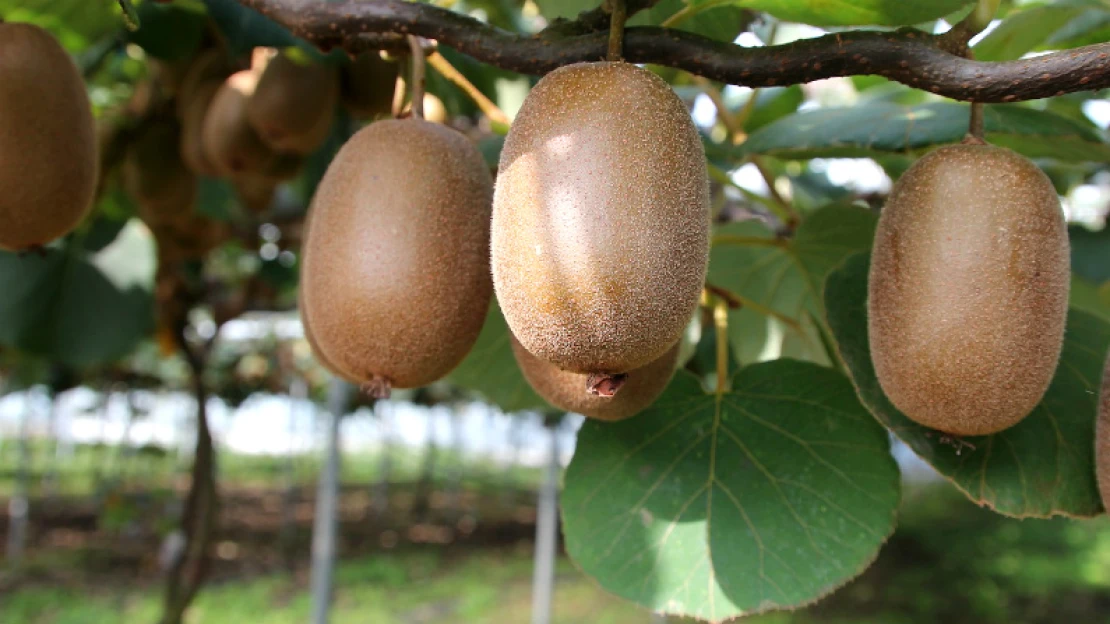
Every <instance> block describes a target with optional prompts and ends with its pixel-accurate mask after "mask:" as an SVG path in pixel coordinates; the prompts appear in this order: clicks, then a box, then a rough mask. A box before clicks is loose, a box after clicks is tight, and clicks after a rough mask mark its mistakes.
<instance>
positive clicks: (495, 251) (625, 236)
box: [491, 62, 709, 392]
mask: <svg viewBox="0 0 1110 624" xmlns="http://www.w3.org/2000/svg"><path fill="white" fill-rule="evenodd" d="M491 241H492V268H493V279H494V284H495V288H496V292H497V299H498V301H499V302H500V305H501V309H502V311H503V312H504V314H505V319H506V321H508V324H509V327H510V329H511V330H512V333H513V334H515V335H516V337H517V338H518V339H519V340H520V343H521V344H522V345H523V346H524V348H525V349H527V350H528V351H529V352H530V353H532V354H534V355H535V356H537V357H539V358H540V359H542V360H545V361H548V362H551V363H552V364H554V365H555V366H557V367H559V368H561V369H563V370H567V371H572V372H576V373H585V374H590V375H591V378H592V379H598V378H600V379H604V378H605V377H607V376H613V375H619V374H621V373H626V372H628V371H630V370H634V369H637V368H640V367H641V366H644V365H646V364H648V363H649V362H652V361H654V360H656V359H658V358H659V357H660V356H661V355H663V353H664V352H666V351H667V350H668V349H669V348H670V347H671V345H673V344H675V343H676V342H678V340H679V338H680V337H681V336H682V333H683V331H684V329H685V328H686V325H687V321H688V320H689V319H690V317H691V316H692V315H693V313H694V310H695V308H696V307H697V305H698V301H699V297H700V294H701V291H702V288H703V286H704V284H705V274H706V268H707V264H708V260H709V179H708V173H707V169H706V163H705V154H704V151H703V149H702V144H701V140H700V139H699V137H698V133H697V130H696V129H695V128H694V124H693V122H692V120H691V119H690V113H689V111H688V110H687V109H686V106H685V105H683V103H682V100H680V99H679V98H678V96H677V95H675V93H674V91H673V90H672V89H671V87H670V86H669V85H668V84H667V83H666V82H664V81H663V80H662V79H660V78H659V77H657V76H656V75H654V74H652V73H651V72H649V71H647V70H644V69H641V68H639V67H636V66H635V65H632V64H629V63H623V62H601V63H579V64H575V65H568V66H565V67H562V68H560V69H557V70H555V71H553V72H551V73H549V74H547V75H546V76H545V77H544V78H543V79H541V80H540V81H539V83H538V84H537V85H536V87H535V88H534V89H532V92H531V93H530V94H529V95H528V97H527V98H526V99H525V101H524V104H523V106H522V107H521V109H520V113H519V114H518V115H517V118H516V120H515V121H514V122H513V125H512V128H511V129H510V130H509V134H508V136H507V137H506V139H505V146H504V149H503V150H502V152H501V162H500V167H499V169H498V178H497V191H496V194H495V196H494V208H493V223H492V236H491ZM591 389H593V385H592V384H591ZM583 392H586V389H585V388H584V389H583Z"/></svg>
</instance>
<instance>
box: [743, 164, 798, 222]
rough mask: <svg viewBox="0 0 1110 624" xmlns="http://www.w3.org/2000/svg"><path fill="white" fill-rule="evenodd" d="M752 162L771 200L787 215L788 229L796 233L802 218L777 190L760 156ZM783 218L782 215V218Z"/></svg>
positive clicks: (773, 178) (773, 177) (785, 220)
mask: <svg viewBox="0 0 1110 624" xmlns="http://www.w3.org/2000/svg"><path fill="white" fill-rule="evenodd" d="M750 161H751V163H752V164H753V165H755V168H756V170H757V171H759V175H760V176H762V178H763V181H764V182H765V183H766V184H767V192H768V194H770V196H771V200H772V201H773V202H774V203H775V205H777V206H778V207H779V208H781V209H782V214H785V215H786V218H785V219H783V221H784V224H785V225H786V229H788V230H790V231H794V228H795V227H796V226H797V225H798V223H799V222H801V220H802V218H801V216H800V215H799V214H798V213H797V212H795V211H794V207H793V206H792V205H790V202H788V201H786V198H785V197H783V196H782V194H781V193H779V191H778V189H776V188H775V176H773V175H771V170H770V169H768V168H767V165H766V164H765V163H764V162H763V159H762V158H760V157H758V156H752V157H751V158H750ZM781 216H782V215H781V214H780V217H781Z"/></svg>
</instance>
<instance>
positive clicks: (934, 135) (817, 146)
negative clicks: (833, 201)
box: [737, 101, 1110, 162]
mask: <svg viewBox="0 0 1110 624" xmlns="http://www.w3.org/2000/svg"><path fill="white" fill-rule="evenodd" d="M983 113H984V122H985V125H986V134H987V136H986V138H987V140H988V141H989V142H991V143H994V144H996V145H1000V146H1003V147H1008V148H1010V149H1013V150H1015V151H1017V152H1020V153H1022V154H1024V155H1025V156H1028V157H1030V158H1057V159H1060V160H1064V161H1092V162H1106V161H1110V145H1107V143H1106V142H1105V141H1104V140H1103V139H1102V137H1101V136H1100V135H1099V133H1098V132H1097V131H1096V130H1095V129H1094V128H1093V127H1091V126H1089V125H1083V124H1080V123H1077V122H1075V121H1074V120H1071V119H1068V118H1066V117H1062V116H1060V115H1056V114H1054V113H1050V112H1046V111H1040V110H1036V109H1032V108H1028V107H1024V106H1019V105H1013V104H995V105H990V106H987V107H985V109H984V111H983ZM968 116H969V107H968V105H966V104H957V103H955V102H931V103H929V104H923V105H921V106H901V105H898V104H893V103H890V102H881V101H878V102H867V103H865V104H861V105H858V106H853V107H850V108H826V109H818V110H813V111H806V112H802V113H796V114H794V115H790V116H788V117H784V118H782V119H780V120H778V121H776V122H774V123H772V124H770V125H767V126H764V127H763V128H761V129H760V130H759V131H758V132H755V133H753V134H752V135H751V137H749V138H748V141H747V142H746V143H744V144H743V145H741V146H740V147H739V148H737V156H741V155H744V154H764V155H768V156H776V157H779V158H788V159H789V158H794V159H805V158H818V157H823V156H826V157H874V156H876V155H879V154H883V153H905V152H909V151H912V150H922V149H925V148H929V147H933V146H936V145H942V144H948V143H956V142H959V141H960V140H962V139H963V137H964V135H966V134H967V124H968Z"/></svg>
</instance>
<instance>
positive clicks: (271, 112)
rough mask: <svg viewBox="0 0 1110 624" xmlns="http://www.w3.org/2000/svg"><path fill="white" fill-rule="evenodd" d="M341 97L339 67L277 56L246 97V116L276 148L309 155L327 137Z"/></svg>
mask: <svg viewBox="0 0 1110 624" xmlns="http://www.w3.org/2000/svg"><path fill="white" fill-rule="evenodd" d="M338 101H339V73H338V72H337V71H336V69H335V68H333V67H329V66H327V65H321V64H319V63H311V62H302V61H299V60H296V59H294V58H293V57H291V56H289V55H288V54H277V55H274V56H273V58H271V59H270V60H269V62H267V63H266V65H265V68H264V69H263V70H262V72H261V76H260V77H259V79H258V85H257V87H256V88H255V90H254V94H253V95H252V96H251V97H250V99H249V100H248V101H247V119H248V120H249V121H250V123H251V125H252V126H253V127H254V129H255V130H256V131H257V132H258V134H259V136H261V137H262V140H263V141H265V142H266V144H267V145H269V146H270V147H271V148H273V149H274V150H276V151H278V152H291V153H295V154H310V153H312V152H313V151H315V150H316V148H318V147H320V146H321V145H322V144H323V143H324V141H325V140H326V139H327V137H328V131H329V130H330V129H331V124H332V120H333V119H334V118H335V106H336V104H337V102H338Z"/></svg>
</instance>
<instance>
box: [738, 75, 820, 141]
mask: <svg viewBox="0 0 1110 624" xmlns="http://www.w3.org/2000/svg"><path fill="white" fill-rule="evenodd" d="M757 93H758V95H756V99H755V107H754V108H753V109H752V114H751V117H748V121H747V123H745V124H744V130H746V131H747V132H748V133H749V134H750V133H752V132H755V131H756V130H759V129H760V128H762V127H763V126H766V125H767V124H769V123H771V122H772V121H775V120H777V119H781V118H782V117H785V116H787V115H789V114H791V113H794V112H795V111H797V110H798V107H799V106H801V105H802V102H804V101H805V94H804V93H803V92H802V88H801V87H800V86H798V85H793V86H790V87H772V88H769V89H760V90H759V91H758V92H757Z"/></svg>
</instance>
